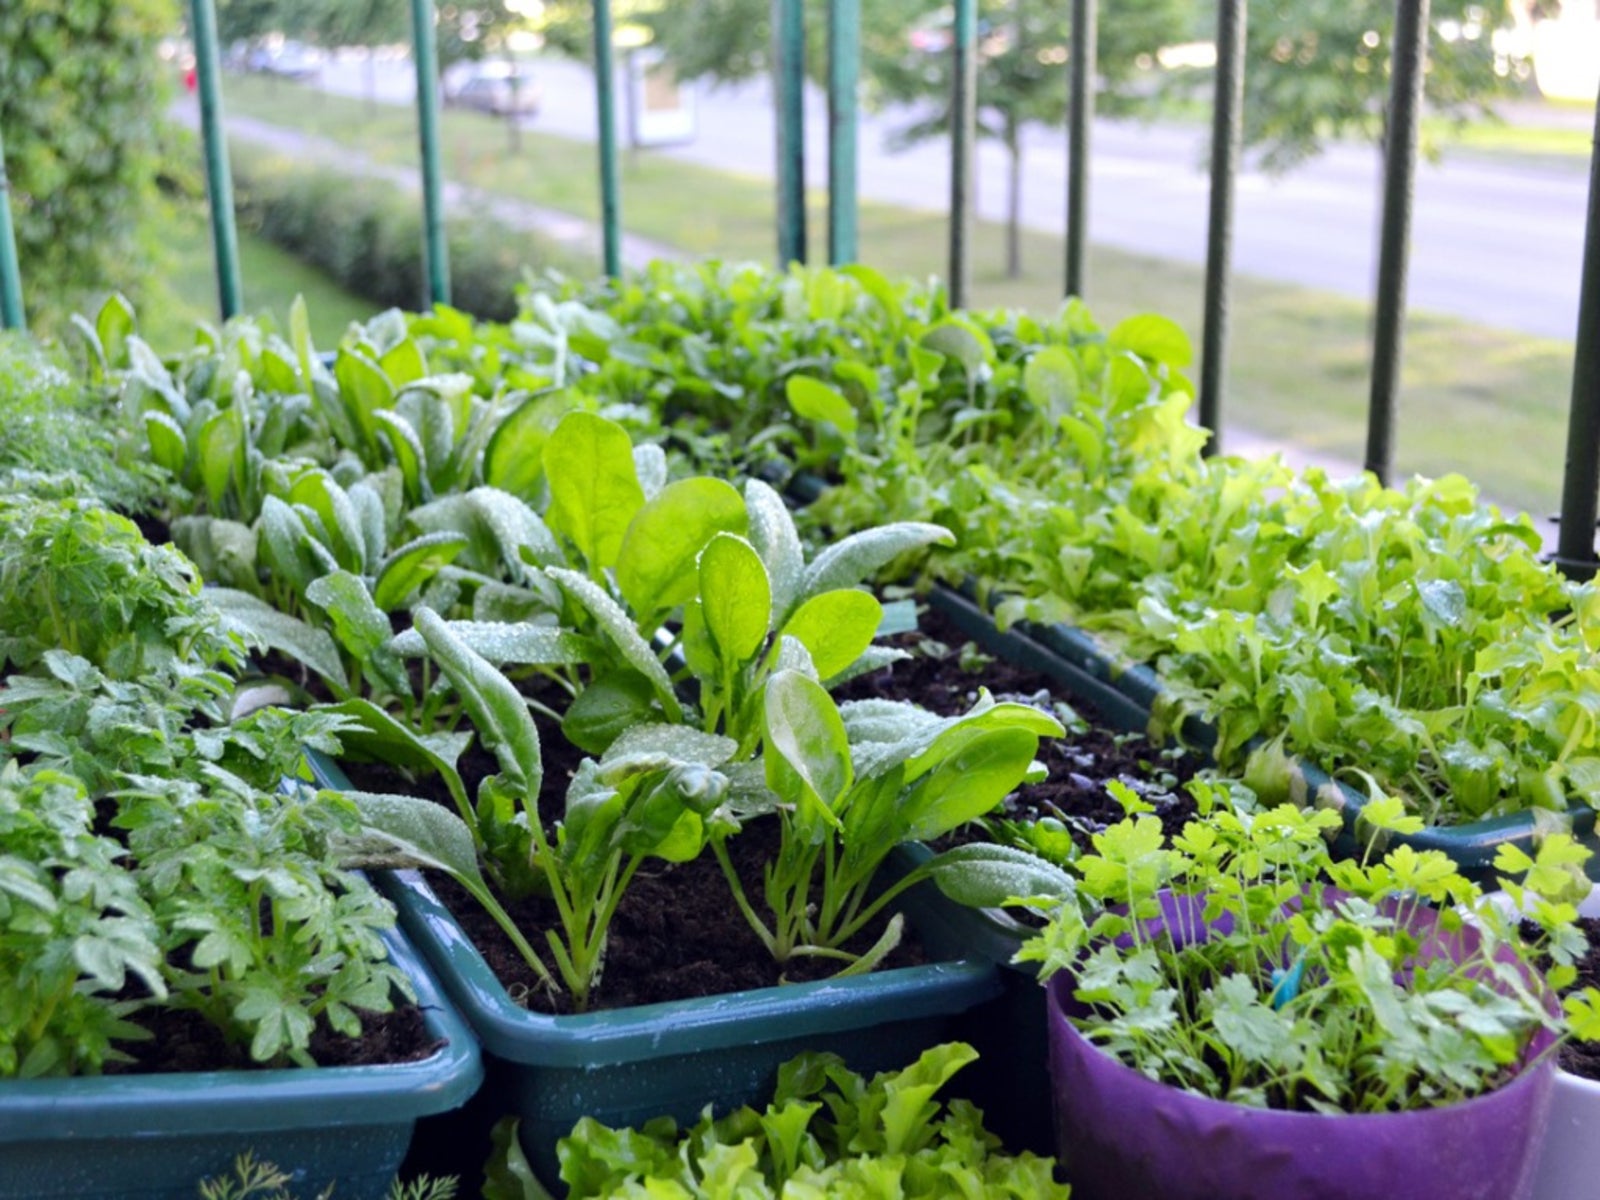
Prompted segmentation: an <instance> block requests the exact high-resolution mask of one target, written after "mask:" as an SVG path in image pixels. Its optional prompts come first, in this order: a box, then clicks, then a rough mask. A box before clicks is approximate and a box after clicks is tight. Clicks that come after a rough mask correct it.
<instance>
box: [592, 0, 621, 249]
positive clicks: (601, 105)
mask: <svg viewBox="0 0 1600 1200" xmlns="http://www.w3.org/2000/svg"><path fill="white" fill-rule="evenodd" d="M611 50H612V47H611V0H594V98H595V118H596V119H597V120H598V121H599V123H600V137H599V146H600V236H601V241H602V243H603V245H604V256H605V269H606V274H607V275H609V276H611V277H612V278H613V279H615V278H616V277H617V276H618V275H621V274H622V205H621V201H620V198H619V188H618V185H617V111H616V109H617V105H616V91H617V71H616V65H615V63H614V62H613V60H612V53H611Z"/></svg>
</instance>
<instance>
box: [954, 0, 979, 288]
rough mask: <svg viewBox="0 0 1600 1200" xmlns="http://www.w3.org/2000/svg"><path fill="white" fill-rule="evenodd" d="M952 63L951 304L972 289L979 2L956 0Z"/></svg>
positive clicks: (975, 0)
mask: <svg viewBox="0 0 1600 1200" xmlns="http://www.w3.org/2000/svg"><path fill="white" fill-rule="evenodd" d="M951 55H952V58H951V63H950V307H951V308H963V307H965V306H966V305H967V303H968V302H969V300H970V298H971V295H972V168H973V162H972V159H973V146H974V142H975V140H976V136H977V115H978V4H977V0H955V25H954V28H953V29H952V31H951Z"/></svg>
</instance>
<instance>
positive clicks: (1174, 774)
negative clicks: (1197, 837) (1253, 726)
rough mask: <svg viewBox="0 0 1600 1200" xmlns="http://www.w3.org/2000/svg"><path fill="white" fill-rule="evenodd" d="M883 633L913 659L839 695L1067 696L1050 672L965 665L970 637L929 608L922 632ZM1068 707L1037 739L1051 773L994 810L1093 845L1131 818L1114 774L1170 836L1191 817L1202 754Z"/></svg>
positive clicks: (941, 707) (947, 703) (962, 703)
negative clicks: (1063, 718) (1115, 792)
mask: <svg viewBox="0 0 1600 1200" xmlns="http://www.w3.org/2000/svg"><path fill="white" fill-rule="evenodd" d="M886 640H887V643H888V644H889V645H891V646H895V647H896V648H898V649H901V650H906V651H909V652H910V653H911V655H912V657H911V658H910V659H907V660H904V661H902V662H897V663H895V664H894V665H893V666H891V667H889V668H886V669H885V670H882V671H875V672H873V673H872V674H870V675H864V676H861V677H860V678H858V679H854V680H851V681H850V682H849V683H847V684H845V685H844V686H843V687H841V688H838V689H837V690H836V691H835V692H834V699H836V700H838V701H841V702H843V701H845V700H868V699H882V700H913V701H915V702H917V703H918V704H921V705H922V706H923V707H924V708H927V709H930V710H932V711H933V712H936V713H939V714H940V715H942V716H954V715H956V714H958V713H963V712H966V711H967V710H968V709H969V708H971V707H972V705H973V703H974V702H975V701H976V700H977V698H978V689H979V688H980V687H987V688H988V689H989V691H990V692H991V693H993V695H994V697H995V699H996V700H1014V701H1020V702H1022V703H1027V704H1033V705H1035V706H1037V707H1041V708H1044V709H1047V710H1048V709H1050V708H1051V705H1052V702H1053V700H1057V699H1060V700H1066V699H1067V697H1066V696H1064V695H1062V694H1061V693H1060V690H1059V685H1056V684H1055V683H1054V681H1052V680H1051V678H1050V677H1049V676H1048V675H1045V674H1043V673H1041V672H1038V671H1033V670H1030V669H1028V668H1026V667H1020V666H1017V665H1016V664H1014V663H1009V662H1006V661H1004V660H1002V659H999V658H987V659H983V660H979V659H977V658H976V657H974V656H968V659H969V662H971V663H972V665H973V667H974V668H975V669H968V666H966V665H964V664H963V658H962V655H961V653H960V651H961V649H962V647H963V645H964V644H965V643H967V642H968V641H969V640H970V639H968V638H967V636H966V635H965V634H964V633H963V632H962V631H961V630H960V629H959V628H958V627H957V626H956V625H955V624H954V623H953V622H951V621H950V620H949V619H948V618H947V617H945V616H944V615H943V614H941V613H939V612H937V611H935V610H932V609H929V610H927V611H924V612H923V613H922V614H921V615H920V617H919V619H918V629H917V632H915V633H904V634H897V635H896V636H894V637H893V638H889V639H886ZM1070 704H1071V706H1072V709H1073V711H1075V712H1076V713H1077V714H1078V716H1079V717H1081V718H1082V719H1083V720H1082V722H1081V723H1080V724H1079V725H1078V726H1076V727H1070V728H1069V729H1068V730H1067V735H1066V736H1065V737H1063V738H1057V739H1045V740H1042V741H1041V742H1040V744H1039V760H1040V761H1041V762H1043V763H1044V764H1045V766H1046V767H1047V768H1048V769H1049V772H1050V774H1049V777H1048V778H1046V779H1045V780H1044V782H1042V783H1036V784H1025V785H1024V786H1022V787H1021V788H1019V789H1017V791H1016V792H1015V793H1013V794H1012V795H1011V796H1010V797H1008V798H1007V799H1006V801H1005V803H1004V804H1003V805H1002V806H1001V808H1000V809H999V810H997V811H996V812H995V814H994V815H995V816H996V817H999V818H1003V819H1006V820H1012V821H1035V820H1038V819H1039V818H1040V817H1054V818H1056V819H1057V820H1060V821H1061V822H1063V824H1065V825H1066V826H1067V828H1068V830H1070V831H1071V834H1072V838H1073V840H1074V841H1075V842H1076V843H1077V844H1078V846H1079V848H1080V849H1088V848H1089V845H1090V838H1091V837H1092V836H1093V835H1094V834H1095V833H1098V832H1100V831H1101V830H1103V829H1105V827H1106V826H1107V825H1114V824H1115V823H1116V822H1118V821H1120V820H1122V818H1123V816H1124V815H1125V814H1124V813H1123V811H1122V806H1121V805H1120V804H1118V803H1117V801H1116V799H1115V798H1114V797H1113V796H1112V795H1111V794H1110V792H1108V791H1107V790H1106V783H1107V782H1108V781H1110V780H1113V779H1118V780H1121V781H1122V782H1123V783H1125V784H1126V785H1127V786H1128V787H1129V788H1131V789H1132V790H1133V791H1134V792H1135V793H1137V794H1138V795H1139V796H1140V797H1141V798H1142V799H1144V800H1145V801H1146V802H1147V803H1149V804H1151V805H1153V806H1154V807H1155V815H1156V816H1158V817H1160V819H1161V825H1162V829H1163V830H1164V832H1166V833H1167V834H1168V835H1169V836H1170V835H1172V834H1175V833H1179V832H1181V831H1182V829H1183V826H1184V825H1185V824H1186V823H1187V822H1188V821H1189V820H1191V819H1192V818H1193V817H1194V816H1195V805H1194V800H1193V799H1192V798H1191V797H1190V795H1189V794H1188V792H1187V790H1185V789H1184V788H1183V786H1182V785H1183V784H1184V783H1186V782H1187V781H1188V780H1190V779H1192V778H1193V777H1194V775H1195V772H1197V771H1198V770H1199V769H1200V768H1201V767H1202V766H1203V765H1204V764H1203V763H1202V762H1201V760H1200V759H1198V758H1196V757H1194V756H1192V755H1189V754H1185V753H1181V752H1174V751H1171V750H1165V749H1163V748H1162V747H1161V746H1159V745H1157V744H1156V743H1154V742H1152V741H1151V740H1150V739H1149V738H1146V737H1144V736H1142V735H1139V734H1129V733H1120V732H1118V731H1117V730H1115V729H1114V728H1113V727H1112V726H1110V725H1109V724H1108V723H1106V722H1105V721H1104V720H1103V719H1102V718H1101V717H1100V715H1099V714H1098V713H1097V712H1096V711H1095V710H1094V708H1093V707H1092V706H1091V705H1088V704H1086V703H1084V702H1082V701H1079V700H1070ZM1063 723H1064V724H1065V723H1066V722H1063ZM979 836H981V835H980V834H979V833H978V832H977V831H968V832H958V833H956V834H953V835H952V836H951V837H950V838H947V839H945V840H944V841H942V842H941V843H939V846H940V847H944V846H947V845H959V844H961V843H962V842H966V841H972V840H976V839H977V838H978V837H979Z"/></svg>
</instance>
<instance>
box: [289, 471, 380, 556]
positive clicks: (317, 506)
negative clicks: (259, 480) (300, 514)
mask: <svg viewBox="0 0 1600 1200" xmlns="http://www.w3.org/2000/svg"><path fill="white" fill-rule="evenodd" d="M288 499H289V502H290V503H291V504H303V505H305V506H306V507H307V508H309V509H311V511H312V512H314V513H316V514H317V516H318V517H319V518H321V520H322V527H323V528H324V529H325V530H327V532H328V534H329V536H330V539H331V544H330V545H329V547H328V549H329V550H331V551H332V552H333V557H334V560H335V561H336V562H337V563H338V564H339V565H340V566H341V567H343V568H344V569H345V570H347V571H353V572H355V573H356V574H358V575H360V574H363V573H365V571H366V568H367V539H366V534H365V532H364V531H363V530H362V528H361V519H360V517H358V516H357V515H356V509H355V505H353V504H351V503H350V497H349V496H348V495H347V494H346V493H345V490H344V489H343V488H342V487H340V486H339V485H338V484H337V483H335V482H334V481H333V476H332V475H330V474H328V472H326V471H323V470H317V469H313V470H310V471H305V472H302V473H301V475H300V477H299V478H298V479H296V480H295V481H294V485H293V486H292V487H291V488H290V489H289V497H288Z"/></svg>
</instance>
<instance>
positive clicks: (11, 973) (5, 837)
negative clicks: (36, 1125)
mask: <svg viewBox="0 0 1600 1200" xmlns="http://www.w3.org/2000/svg"><path fill="white" fill-rule="evenodd" d="M93 823H94V806H93V805H92V804H91V803H90V802H89V798H88V796H87V795H86V794H85V792H84V790H83V786H82V785H81V784H80V783H79V782H78V781H77V780H76V779H74V778H72V777H71V776H70V775H64V774H61V773H60V772H56V771H50V770H38V771H29V772H28V773H26V774H24V773H23V772H22V771H21V770H20V769H19V768H18V766H17V764H16V763H15V762H14V761H13V762H7V763H6V764H5V765H4V766H3V767H0V1078H13V1077H20V1078H23V1079H28V1078H32V1077H35V1076H40V1075H71V1074H94V1073H96V1072H98V1071H99V1070H100V1068H101V1067H102V1066H103V1065H104V1064H105V1063H107V1062H109V1061H113V1060H116V1059H118V1058H119V1057H122V1056H121V1055H120V1054H119V1053H118V1051H116V1050H115V1049H114V1048H113V1046H112V1043H113V1042H114V1041H115V1040H117V1039H119V1038H130V1037H139V1036H145V1035H144V1034H143V1031H142V1030H140V1029H138V1028H137V1027H135V1026H132V1025H130V1024H128V1022H127V1021H125V1020H124V1019H123V1017H124V1016H125V1015H126V1013H127V1012H128V1011H129V1009H130V1008H132V1007H133V1005H130V1004H127V1003H120V1002H117V1001H114V1000H113V999H112V997H113V996H115V995H116V993H118V992H119V991H121V990H122V988H123V985H124V984H125V983H126V982H127V980H128V977H129V975H130V974H131V975H133V976H134V977H136V978H138V979H139V980H140V981H142V982H143V984H144V985H145V986H146V987H147V988H149V990H150V991H151V993H152V994H153V995H155V996H156V997H157V998H161V997H164V996H165V995H166V987H165V985H164V984H163V983H162V964H161V951H160V950H159V948H158V947H157V944H156V937H157V930H156V923H155V921H154V920H153V919H152V918H151V915H150V910H149V907H148V906H147V905H146V904H145V902H144V900H143V899H142V898H141V897H140V895H139V887H138V884H137V882H136V880H135V878H134V875H133V873H132V871H131V870H129V868H128V865H127V863H126V862H124V861H122V860H123V859H124V858H125V852H124V851H123V849H122V848H121V847H120V846H118V845H117V843H116V842H114V841H113V840H112V839H110V838H107V837H101V836H98V835H96V834H95V833H93V832H92V826H93Z"/></svg>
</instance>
